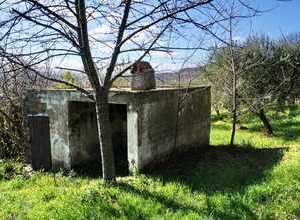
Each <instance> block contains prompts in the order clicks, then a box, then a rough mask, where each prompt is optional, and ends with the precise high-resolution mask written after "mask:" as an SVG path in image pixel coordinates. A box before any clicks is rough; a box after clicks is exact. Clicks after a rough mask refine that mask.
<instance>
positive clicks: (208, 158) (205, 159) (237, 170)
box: [148, 146, 288, 194]
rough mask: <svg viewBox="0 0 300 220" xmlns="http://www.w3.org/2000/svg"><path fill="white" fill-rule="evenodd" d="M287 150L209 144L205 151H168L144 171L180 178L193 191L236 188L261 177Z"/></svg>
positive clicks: (210, 191)
mask: <svg viewBox="0 0 300 220" xmlns="http://www.w3.org/2000/svg"><path fill="white" fill-rule="evenodd" d="M287 150H288V149H287V148H263V149H255V148H252V147H238V146H236V147H228V146H211V147H209V148H207V150H205V151H203V150H202V151H199V150H198V151H197V150H193V151H190V152H186V153H184V154H181V155H179V156H176V155H171V156H170V157H169V158H168V159H167V160H166V161H165V162H163V163H161V164H159V165H158V166H157V167H155V168H154V169H152V170H150V171H148V174H150V175H151V176H153V177H158V178H162V179H163V181H164V182H169V181H170V182H174V181H176V182H181V183H183V184H186V185H188V186H189V187H190V188H191V190H193V191H202V192H205V193H207V194H211V193H215V192H216V191H227V192H231V191H240V190H242V189H243V188H244V187H246V186H247V185H250V184H254V183H258V182H260V181H263V180H264V178H265V176H266V174H267V171H268V170H269V169H271V168H272V167H273V166H274V165H276V164H277V163H278V162H280V160H281V159H282V157H283V155H284V152H285V151H287Z"/></svg>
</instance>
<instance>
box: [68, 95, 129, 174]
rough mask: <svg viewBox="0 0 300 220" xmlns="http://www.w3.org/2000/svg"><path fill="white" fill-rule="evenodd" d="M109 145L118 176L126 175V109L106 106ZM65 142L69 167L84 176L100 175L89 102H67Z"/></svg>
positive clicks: (98, 151) (95, 124)
mask: <svg viewBox="0 0 300 220" xmlns="http://www.w3.org/2000/svg"><path fill="white" fill-rule="evenodd" d="M109 110H110V122H111V129H112V130H111V131H112V143H113V147H114V155H115V162H116V173H117V175H118V176H124V175H128V173H129V171H128V162H127V155H128V154H127V106H126V105H121V104H110V105H109ZM69 130H70V133H69V139H70V155H71V166H72V169H74V170H75V171H77V172H79V173H82V174H88V175H93V176H94V175H101V154H100V149H99V139H98V130H97V118H96V111H95V105H94V103H91V102H73V101H72V102H69Z"/></svg>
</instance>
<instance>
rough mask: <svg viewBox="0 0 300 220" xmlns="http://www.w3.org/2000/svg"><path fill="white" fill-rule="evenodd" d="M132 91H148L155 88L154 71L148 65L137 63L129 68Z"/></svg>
mask: <svg viewBox="0 0 300 220" xmlns="http://www.w3.org/2000/svg"><path fill="white" fill-rule="evenodd" d="M131 74H132V81H131V89H133V90H150V89H155V88H156V83H155V74H154V69H153V68H152V67H151V65H150V63H148V62H145V61H138V62H136V63H135V64H133V66H132V68H131Z"/></svg>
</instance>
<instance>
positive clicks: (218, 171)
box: [0, 108, 300, 220]
mask: <svg viewBox="0 0 300 220" xmlns="http://www.w3.org/2000/svg"><path fill="white" fill-rule="evenodd" d="M299 113H300V108H298V109H294V110H293V111H292V112H290V113H289V112H288V111H287V112H286V113H273V114H270V115H269V116H270V117H271V118H272V124H273V126H274V130H275V135H274V137H267V136H265V135H264V134H263V133H262V132H261V131H260V130H261V127H260V123H259V122H258V121H257V120H255V119H254V118H251V117H249V116H244V117H243V118H242V120H241V122H242V124H243V126H245V127H246V128H247V129H243V130H238V133H237V144H238V146H237V147H233V148H230V147H226V146H224V145H226V144H227V143H228V140H229V133H230V123H229V119H226V118H225V119H224V121H218V120H216V119H215V117H213V124H212V133H211V144H212V146H211V147H209V149H207V150H206V151H202V152H190V153H186V154H184V155H181V157H180V158H173V160H172V158H170V162H171V163H169V164H168V165H164V166H163V167H162V169H158V170H157V171H156V172H155V173H152V174H147V175H136V176H131V177H122V178H119V179H118V183H117V184H115V185H104V184H103V183H102V182H101V180H99V179H97V178H89V177H82V176H76V174H74V173H72V172H71V173H70V174H69V175H63V174H61V173H57V174H56V175H54V174H51V173H48V174H47V173H39V172H37V173H34V174H33V175H32V176H29V175H28V173H26V171H24V168H23V166H22V165H21V164H16V163H13V162H7V161H5V162H4V161H2V162H0V219H64V220H65V219H115V218H118V219H300V114H299Z"/></svg>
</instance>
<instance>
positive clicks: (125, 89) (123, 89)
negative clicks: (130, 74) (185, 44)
mask: <svg viewBox="0 0 300 220" xmlns="http://www.w3.org/2000/svg"><path fill="white" fill-rule="evenodd" d="M209 87H210V86H189V87H188V86H182V87H174V86H165V87H158V88H155V89H150V90H133V89H131V88H130V87H112V88H111V89H110V91H111V92H125V93H149V92H159V91H166V90H171V91H172V90H173V91H176V90H195V89H201V88H202V89H205V88H209ZM85 90H86V91H91V92H92V91H93V89H91V88H88V89H85ZM28 91H41V92H47V91H49V92H51V91H53V92H58V91H63V92H68V91H69V92H75V91H78V90H77V89H55V88H49V89H29V90H28ZM78 92H80V91H78Z"/></svg>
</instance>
